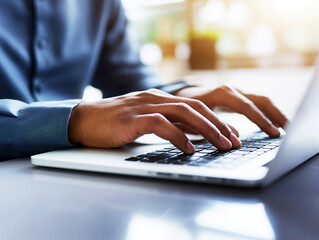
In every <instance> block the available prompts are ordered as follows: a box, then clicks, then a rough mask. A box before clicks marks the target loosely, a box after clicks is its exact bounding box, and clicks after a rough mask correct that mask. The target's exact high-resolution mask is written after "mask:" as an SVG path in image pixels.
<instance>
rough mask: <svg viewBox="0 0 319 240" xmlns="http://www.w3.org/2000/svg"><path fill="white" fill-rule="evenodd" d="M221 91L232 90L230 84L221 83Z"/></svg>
mask: <svg viewBox="0 0 319 240" xmlns="http://www.w3.org/2000/svg"><path fill="white" fill-rule="evenodd" d="M219 88H220V89H221V90H222V91H223V92H232V91H233V89H232V88H231V87H230V86H227V85H222V86H220V87H219Z"/></svg>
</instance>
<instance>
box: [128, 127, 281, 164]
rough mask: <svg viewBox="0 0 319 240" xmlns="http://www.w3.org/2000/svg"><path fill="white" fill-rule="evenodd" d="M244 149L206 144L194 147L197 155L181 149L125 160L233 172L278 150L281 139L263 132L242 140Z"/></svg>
mask: <svg viewBox="0 0 319 240" xmlns="http://www.w3.org/2000/svg"><path fill="white" fill-rule="evenodd" d="M241 141H242V147H241V148H239V149H231V150H229V151H220V150H218V149H217V148H216V147H214V146H212V144H211V143H209V142H208V141H206V140H203V141H200V142H197V143H194V146H195V153H194V154H185V153H183V152H182V151H180V150H179V149H178V148H176V147H174V146H172V147H166V148H163V149H160V150H157V151H154V152H149V153H146V154H141V155H138V156H136V157H130V158H127V159H125V160H126V161H133V162H145V163H156V164H175V165H188V166H198V167H213V168H234V167H237V166H239V165H242V164H244V163H247V162H248V161H250V160H252V159H254V158H256V157H258V156H261V155H262V154H265V153H267V152H269V151H270V150H273V149H276V148H278V147H279V146H280V143H281V141H282V138H270V137H268V135H266V134H265V133H263V132H256V133H254V134H253V135H251V136H249V137H247V138H245V139H242V140H241Z"/></svg>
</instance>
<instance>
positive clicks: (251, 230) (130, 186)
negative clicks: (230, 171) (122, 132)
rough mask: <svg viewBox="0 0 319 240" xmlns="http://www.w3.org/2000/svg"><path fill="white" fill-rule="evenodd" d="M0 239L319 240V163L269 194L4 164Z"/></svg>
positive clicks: (22, 163)
mask: <svg viewBox="0 0 319 240" xmlns="http://www.w3.org/2000/svg"><path fill="white" fill-rule="evenodd" d="M0 189H1V195H0V203H1V204H0V239H110V240H113V239H114V240H116V239H128V240H132V239H134V240H135V239H137V240H143V239H152V240H153V239H161V240H162V239H174V240H175V239H181V240H184V239H185V240H188V239H194V240H208V239H319V227H318V226H319V156H316V157H314V158H312V159H311V160H309V161H308V162H306V163H305V164H303V165H302V166H300V167H299V168H298V169H296V170H295V171H293V172H292V173H290V174H289V175H287V176H285V177H284V178H282V179H281V180H280V181H278V182H276V183H275V184H273V185H272V186H270V187H269V188H266V189H254V190H247V189H235V188H229V187H227V188H226V187H218V186H213V185H207V184H195V183H186V182H174V181H165V180H154V179H146V178H135V177H125V176H117V175H108V174H97V173H89V172H77V171H68V170H57V169H48V168H40V167H34V166H32V165H31V163H30V159H28V158H25V159H14V160H9V161H5V162H1V163H0Z"/></svg>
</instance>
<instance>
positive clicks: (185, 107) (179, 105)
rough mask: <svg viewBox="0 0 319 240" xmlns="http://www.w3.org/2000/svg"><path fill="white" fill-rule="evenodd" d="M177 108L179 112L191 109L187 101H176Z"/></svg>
mask: <svg viewBox="0 0 319 240" xmlns="http://www.w3.org/2000/svg"><path fill="white" fill-rule="evenodd" d="M175 106H176V109H177V111H178V112H182V113H185V112H188V111H190V106H189V105H187V104H186V103H183V102H181V103H176V105H175Z"/></svg>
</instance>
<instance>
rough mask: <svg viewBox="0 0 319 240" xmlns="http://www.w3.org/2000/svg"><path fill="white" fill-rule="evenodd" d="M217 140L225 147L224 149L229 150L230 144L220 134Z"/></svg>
mask: <svg viewBox="0 0 319 240" xmlns="http://www.w3.org/2000/svg"><path fill="white" fill-rule="evenodd" d="M219 140H220V142H221V144H222V145H223V146H224V147H225V148H231V147H232V143H231V142H230V141H229V140H228V139H227V138H226V137H225V136H224V135H222V134H220V135H219Z"/></svg>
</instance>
